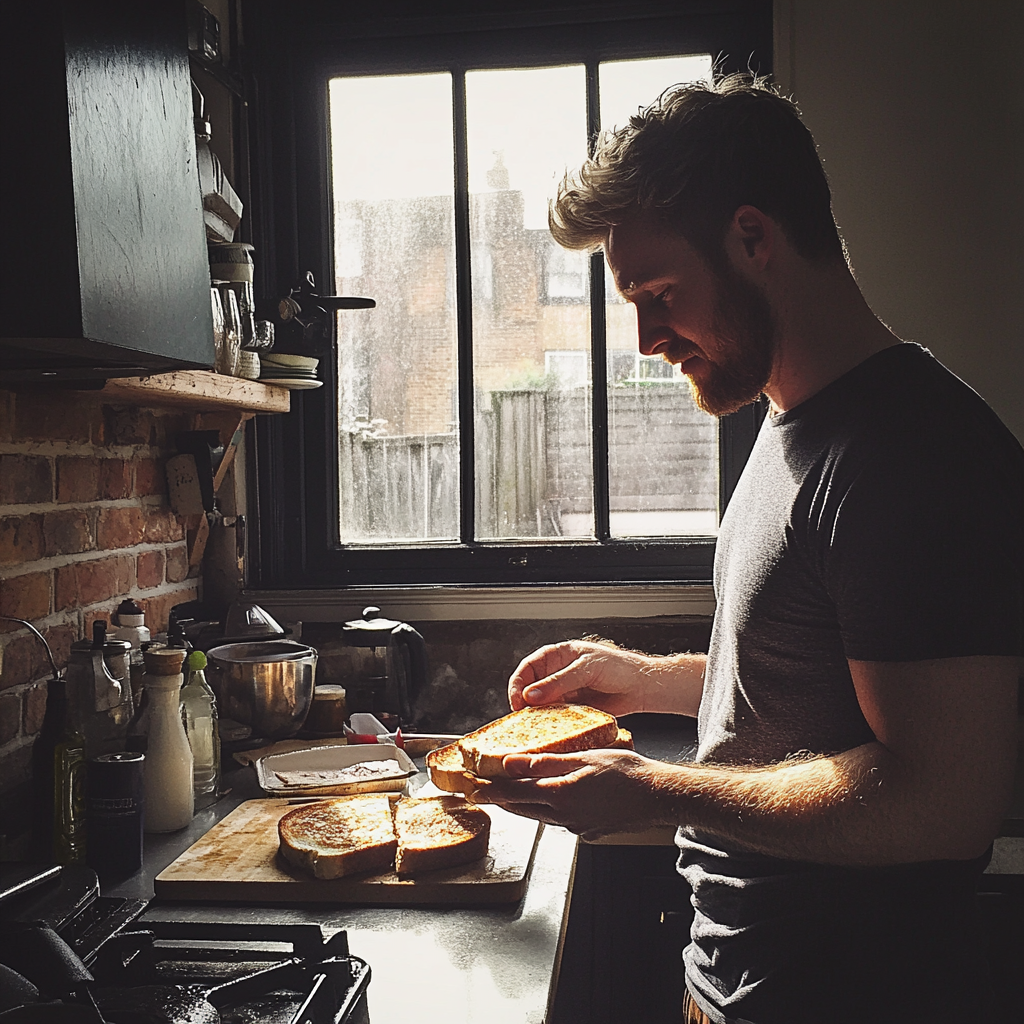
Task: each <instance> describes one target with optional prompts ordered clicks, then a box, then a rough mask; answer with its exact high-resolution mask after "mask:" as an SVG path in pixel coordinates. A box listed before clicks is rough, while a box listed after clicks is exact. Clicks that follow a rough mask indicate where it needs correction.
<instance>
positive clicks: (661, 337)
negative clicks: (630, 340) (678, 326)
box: [636, 309, 676, 356]
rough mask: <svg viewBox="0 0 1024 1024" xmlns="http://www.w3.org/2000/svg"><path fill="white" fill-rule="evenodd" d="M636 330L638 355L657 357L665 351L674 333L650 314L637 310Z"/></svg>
mask: <svg viewBox="0 0 1024 1024" xmlns="http://www.w3.org/2000/svg"><path fill="white" fill-rule="evenodd" d="M636 329H637V337H638V340H639V347H640V354H641V355H644V356H657V355H661V354H662V353H663V352H665V351H667V349H668V346H669V344H670V343H671V341H672V340H673V339H674V338H675V336H676V335H675V332H674V331H673V330H672V329H671V328H669V327H667V326H666V325H665V324H663V323H661V322H660V321H659V320H658V319H657V318H655V317H652V316H651V315H650V314H645V313H643V312H641V311H640V310H639V309H638V310H637V314H636Z"/></svg>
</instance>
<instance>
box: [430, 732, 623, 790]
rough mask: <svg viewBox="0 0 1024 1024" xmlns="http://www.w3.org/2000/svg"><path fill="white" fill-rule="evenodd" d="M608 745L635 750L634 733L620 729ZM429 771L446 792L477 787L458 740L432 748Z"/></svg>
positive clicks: (434, 782)
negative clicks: (467, 767) (465, 762)
mask: <svg viewBox="0 0 1024 1024" xmlns="http://www.w3.org/2000/svg"><path fill="white" fill-rule="evenodd" d="M608 746H609V747H612V748H617V749H620V750H633V749H634V748H633V734H632V733H631V732H630V731H629V730H628V729H619V731H618V733H617V735H616V737H615V739H614V740H612V742H611V743H609V744H608ZM427 772H428V773H429V774H430V781H431V782H432V783H433V784H434V785H435V786H437V788H438V789H443V790H444V791H445V792H446V793H461V794H462V795H463V796H468V795H469V794H470V793H472V792H473V791H474V789H475V788H476V784H475V781H474V780H475V779H476V776H474V775H473V774H472V773H471V772H468V771H466V766H465V764H464V762H463V760H462V750H461V749H460V748H459V744H458V743H457V742H456V743H449V744H447V746H444V747H437V748H436V749H435V750H431V751H430V753H429V754H427Z"/></svg>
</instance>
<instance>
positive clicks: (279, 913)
mask: <svg viewBox="0 0 1024 1024" xmlns="http://www.w3.org/2000/svg"><path fill="white" fill-rule="evenodd" d="M625 724H626V726H627V727H629V728H630V729H632V730H633V732H634V736H635V739H636V741H637V747H638V749H640V750H641V751H642V752H643V753H645V754H647V755H648V756H651V757H656V758H661V759H664V760H676V759H679V758H685V757H687V756H692V749H693V742H694V738H695V737H694V732H693V724H692V723H691V722H689V721H687V720H683V719H669V718H666V717H665V716H652V715H643V716H633V718H632V719H631V720H627V721H626V722H625ZM424 779H425V774H421V775H420V776H417V777H416V779H415V781H414V783H413V787H412V788H416V786H417V785H418V784H421V783H422V781H424ZM224 785H225V787H226V788H228V789H229V790H230V792H229V793H227V795H225V796H223V797H222V798H221V799H220V800H219V801H217V803H215V804H213V805H212V806H210V807H207V808H205V809H203V810H200V811H199V812H198V813H197V814H196V816H195V817H194V818H193V820H192V823H191V824H190V825H189V826H188V827H187V828H185V829H182V830H181V831H180V832H175V833H171V834H167V835H149V836H147V837H146V843H145V861H144V864H143V867H142V870H141V871H139V872H138V873H137V874H135V875H134V876H132V877H131V878H129V879H128V880H126V881H124V882H122V883H120V884H119V885H116V886H110V887H104V894H105V895H110V896H127V897H133V898H136V899H143V900H153V895H154V894H153V879H154V877H155V876H156V875H157V874H159V873H160V871H162V870H163V869H164V868H165V867H166V866H167V865H168V864H170V863H171V862H172V861H173V860H174V859H175V858H176V857H177V856H178V855H179V854H180V853H182V852H183V851H184V850H186V849H188V847H189V846H191V845H192V844H193V843H194V842H195V841H196V840H197V839H199V838H200V837H201V836H202V835H204V834H205V833H206V832H207V830H208V829H210V828H211V827H212V826H213V825H214V824H216V822H218V821H219V820H220V819H221V818H223V817H224V816H225V815H226V814H228V813H229V812H230V811H231V810H233V809H234V808H235V807H237V806H238V805H239V804H240V803H242V802H243V801H244V800H248V799H252V798H253V797H258V796H262V795H264V794H263V793H262V792H261V791H260V790H259V788H258V786H257V784H256V778H255V772H254V771H253V770H252V769H251V768H238V769H236V770H232V771H230V772H228V773H226V774H225V777H224ZM576 844H577V839H576V836H574V835H572V834H571V833H569V832H567V831H566V830H565V829H561V828H553V827H550V826H545V827H544V828H543V830H542V832H541V836H540V840H539V843H538V847H537V854H536V857H535V858H534V863H533V869H532V871H531V875H530V881H529V885H528V888H527V892H526V895H525V896H524V897H523V899H522V900H521V901H520V902H519V903H517V904H513V905H508V906H489V907H453V908H445V907H408V908H402V907H362V906H360V907H356V906H347V905H330V904H324V905H320V906H315V905H313V906H311V905H303V906H299V905H295V906H267V905H264V906H260V905H251V906H248V905H246V906H237V905H236V906H228V905H214V904H208V903H172V902H168V901H166V900H159V901H158V900H153V902H152V903H151V905H150V908H149V909H148V910H147V914H150V915H153V916H159V918H161V919H162V920H168V919H170V920H207V921H241V922H245V923H259V922H264V921H266V922H279V923H307V922H313V923H317V924H319V925H320V926H321V927H322V929H323V931H324V934H325V937H327V936H330V935H332V934H334V933H335V932H336V931H338V930H339V929H344V930H345V931H346V932H347V933H348V940H349V948H350V950H351V952H352V954H353V955H354V956H357V957H360V958H361V959H363V960H365V961H366V962H367V963H368V964H369V965H370V970H371V972H372V974H371V981H370V988H369V993H368V1001H369V1009H370V1018H371V1020H372V1021H373V1024H410V1022H411V1021H415V1022H416V1024H435V1022H436V1024H503V1022H505V1021H507V1022H509V1024H512V1022H515V1024H541V1022H542V1021H544V1020H545V1019H547V1017H548V1011H549V1005H550V1003H551V1001H552V1000H553V998H554V992H555V987H556V985H557V980H558V967H559V960H560V954H561V946H562V942H563V939H564V931H565V921H566V917H567V914H568V906H569V898H570V896H571V892H572V880H573V869H574V864H575V856H576ZM142 920H143V921H145V916H144V917H143V919H142Z"/></svg>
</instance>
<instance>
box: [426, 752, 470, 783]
mask: <svg viewBox="0 0 1024 1024" xmlns="http://www.w3.org/2000/svg"><path fill="white" fill-rule="evenodd" d="M427 771H428V772H429V773H430V781H431V782H432V783H433V784H434V785H435V786H437V788H438V789H443V790H444V791H445V792H446V793H462V794H466V793H472V792H473V788H474V786H473V776H472V775H471V774H470V773H469V772H467V771H466V766H465V765H464V764H463V761H462V751H461V750H460V749H459V745H458V743H449V744H448V745H447V746H445V747H438V748H437V749H436V750H432V751H430V753H429V754H427Z"/></svg>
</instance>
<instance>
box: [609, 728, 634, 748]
mask: <svg viewBox="0 0 1024 1024" xmlns="http://www.w3.org/2000/svg"><path fill="white" fill-rule="evenodd" d="M608 746H609V747H611V748H612V749H614V750H635V749H636V747H634V746H633V734H632V733H631V732H630V731H629V730H628V729H620V730H619V734H618V735H617V736H616V737H615V739H614V740H613V741H612V742H611V743H609V744H608Z"/></svg>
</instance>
